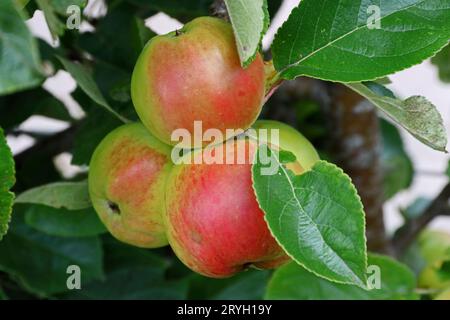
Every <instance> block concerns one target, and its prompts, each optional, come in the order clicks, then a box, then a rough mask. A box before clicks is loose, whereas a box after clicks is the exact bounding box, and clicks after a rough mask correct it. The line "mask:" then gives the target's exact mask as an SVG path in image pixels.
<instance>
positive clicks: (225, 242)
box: [165, 139, 318, 278]
mask: <svg viewBox="0 0 450 320" xmlns="http://www.w3.org/2000/svg"><path fill="white" fill-rule="evenodd" d="M280 144H282V145H283V143H280ZM224 145H226V146H227V148H226V149H225V151H224V152H223V154H224V156H223V157H224V159H227V158H225V157H226V156H227V157H230V158H231V159H234V157H235V156H236V154H237V152H242V151H243V150H244V151H245V152H246V154H249V157H247V158H246V159H253V155H254V154H255V152H256V150H257V145H258V143H257V142H256V141H255V140H253V139H238V140H228V141H226V142H225V143H224V144H223V145H219V146H215V147H213V151H212V152H216V151H217V150H219V148H223V146H224ZM222 150H224V149H222ZM289 151H291V152H292V151H293V150H289ZM313 151H314V153H315V150H314V149H313ZM202 152H206V151H194V153H193V154H188V155H186V157H191V159H195V158H196V157H199V156H201V155H202V154H201V153H202ZM225 155H226V156H225ZM230 158H228V159H230ZM317 159H318V157H317ZM305 166H306V164H305ZM251 167H252V166H251V163H250V161H247V162H246V163H244V164H205V163H203V164H195V162H192V164H179V165H175V166H174V168H173V169H172V172H171V173H170V176H169V178H168V181H167V187H166V215H165V220H166V226H167V237H168V239H169V243H170V245H171V246H172V248H173V250H174V252H175V254H176V255H177V256H178V257H179V258H180V260H181V261H182V262H183V263H184V264H185V265H186V266H188V267H189V268H191V269H192V270H194V271H195V272H197V273H200V274H202V275H204V276H207V277H213V278H225V277H230V276H232V275H234V274H235V273H237V272H240V271H242V270H245V269H246V268H248V267H249V266H253V267H256V268H260V269H271V268H276V267H278V266H280V265H282V264H284V263H286V262H288V261H290V258H289V257H288V256H287V255H286V254H285V253H284V251H283V250H282V249H281V247H280V246H279V245H278V243H277V242H276V240H275V239H274V238H273V236H272V234H271V233H270V230H269V228H268V227H267V223H266V221H265V220H264V212H263V211H262V210H261V209H260V207H259V204H258V202H257V200H256V196H255V193H254V190H253V186H252V173H251ZM293 170H294V171H296V173H297V174H300V173H301V172H302V171H303V169H302V168H301V166H297V167H295V168H294V169H293Z"/></svg>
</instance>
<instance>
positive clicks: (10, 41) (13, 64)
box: [0, 0, 42, 95]
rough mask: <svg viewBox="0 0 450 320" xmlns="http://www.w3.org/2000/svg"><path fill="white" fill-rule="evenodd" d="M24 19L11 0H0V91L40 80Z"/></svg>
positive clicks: (36, 55) (34, 48)
mask: <svg viewBox="0 0 450 320" xmlns="http://www.w3.org/2000/svg"><path fill="white" fill-rule="evenodd" d="M24 19H25V17H24V16H23V13H22V12H21V11H18V10H17V9H16V7H15V5H14V4H13V2H12V1H11V0H6V1H0V53H1V54H0V74H1V77H0V95H4V94H9V93H13V92H16V91H19V90H23V89H27V88H31V87H35V86H37V85H39V84H40V83H41V81H42V73H41V67H40V61H39V52H38V47H37V43H36V40H35V39H34V38H33V37H32V36H31V34H30V31H29V30H28V27H27V26H26V25H25V23H24V21H23V20H24Z"/></svg>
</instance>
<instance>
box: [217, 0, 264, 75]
mask: <svg viewBox="0 0 450 320" xmlns="http://www.w3.org/2000/svg"><path fill="white" fill-rule="evenodd" d="M225 5H226V6H227V10H228V14H229V16H230V20H231V24H232V26H233V30H234V35H235V38H236V44H237V48H238V52H239V58H240V59H241V64H242V66H244V67H246V66H248V65H249V64H250V63H251V62H252V61H253V59H254V58H255V56H256V53H257V52H258V50H259V47H260V43H261V40H262V37H263V35H264V32H266V31H267V27H268V25H269V13H268V11H267V1H266V0H247V1H234V0H225Z"/></svg>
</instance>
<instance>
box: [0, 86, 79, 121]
mask: <svg viewBox="0 0 450 320" xmlns="http://www.w3.org/2000/svg"><path fill="white" fill-rule="evenodd" d="M32 115H41V116H45V117H49V118H53V119H58V120H63V121H71V120H72V117H71V116H70V114H69V112H68V111H67V108H66V107H65V106H64V104H63V103H62V102H61V101H59V100H58V99H57V98H55V97H54V96H53V95H52V94H51V93H49V92H48V91H46V90H44V89H42V88H34V89H31V90H26V91H21V92H20V93H15V94H11V95H7V96H2V97H0V126H2V127H3V128H4V129H5V130H8V129H12V128H13V127H16V126H18V125H19V124H20V123H22V122H23V121H25V120H27V119H28V118H29V117H30V116H32Z"/></svg>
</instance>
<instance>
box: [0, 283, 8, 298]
mask: <svg viewBox="0 0 450 320" xmlns="http://www.w3.org/2000/svg"><path fill="white" fill-rule="evenodd" d="M0 300H8V296H7V295H6V293H5V291H3V289H2V287H1V286H0Z"/></svg>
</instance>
